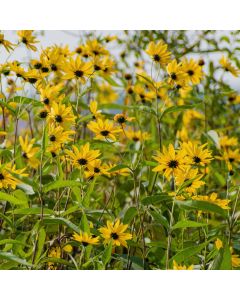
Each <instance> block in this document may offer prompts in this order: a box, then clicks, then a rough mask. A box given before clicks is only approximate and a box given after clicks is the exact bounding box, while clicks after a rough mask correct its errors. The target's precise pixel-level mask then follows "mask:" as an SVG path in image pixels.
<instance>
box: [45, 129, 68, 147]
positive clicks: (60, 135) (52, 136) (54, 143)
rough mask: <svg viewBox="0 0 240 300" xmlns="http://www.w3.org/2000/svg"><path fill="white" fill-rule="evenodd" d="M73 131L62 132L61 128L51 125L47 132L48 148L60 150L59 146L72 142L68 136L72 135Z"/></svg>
mask: <svg viewBox="0 0 240 300" xmlns="http://www.w3.org/2000/svg"><path fill="white" fill-rule="evenodd" d="M73 134H74V131H73V130H67V131H64V128H62V127H61V126H57V127H54V126H53V125H52V126H50V127H49V130H48V138H49V146H50V148H51V149H52V148H55V149H57V148H61V145H62V144H64V143H67V142H69V141H72V140H73V139H72V138H70V137H69V136H70V135H73Z"/></svg>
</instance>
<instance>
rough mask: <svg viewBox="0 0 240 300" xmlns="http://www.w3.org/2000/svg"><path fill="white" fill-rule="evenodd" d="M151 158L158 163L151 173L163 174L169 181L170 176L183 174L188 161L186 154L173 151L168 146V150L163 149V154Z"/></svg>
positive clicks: (172, 148) (171, 147)
mask: <svg viewBox="0 0 240 300" xmlns="http://www.w3.org/2000/svg"><path fill="white" fill-rule="evenodd" d="M153 158H154V159H155V160H156V161H157V162H158V163H159V164H158V166H157V167H155V168H154V169H153V172H163V174H164V176H166V178H167V179H168V180H169V179H170V178H171V176H173V175H174V176H176V175H177V173H178V172H179V171H182V172H185V170H186V166H187V164H188V161H187V159H186V152H185V151H183V150H175V149H174V147H173V145H172V144H170V145H169V146H168V149H166V148H165V147H163V152H162V153H160V152H159V153H158V155H157V156H153Z"/></svg>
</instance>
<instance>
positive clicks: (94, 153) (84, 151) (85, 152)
mask: <svg viewBox="0 0 240 300" xmlns="http://www.w3.org/2000/svg"><path fill="white" fill-rule="evenodd" d="M72 149H73V151H70V150H65V152H66V153H67V154H68V155H69V156H70V158H71V161H72V164H73V165H74V166H76V167H77V168H81V167H84V168H88V169H89V168H91V166H92V164H93V162H94V160H95V159H97V158H98V157H99V156H100V151H99V150H90V145H89V143H87V144H85V145H84V146H82V147H81V148H80V149H78V148H77V147H76V146H74V145H73V146H72Z"/></svg>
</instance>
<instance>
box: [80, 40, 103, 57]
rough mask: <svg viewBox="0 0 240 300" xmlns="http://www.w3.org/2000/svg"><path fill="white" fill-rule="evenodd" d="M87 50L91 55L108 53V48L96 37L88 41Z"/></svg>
mask: <svg viewBox="0 0 240 300" xmlns="http://www.w3.org/2000/svg"><path fill="white" fill-rule="evenodd" d="M86 51H87V52H88V53H89V55H90V56H94V57H96V56H99V55H108V54H109V52H108V50H107V49H106V48H105V47H104V46H102V45H101V44H100V43H99V42H98V41H97V40H96V39H95V40H88V41H87V43H86Z"/></svg>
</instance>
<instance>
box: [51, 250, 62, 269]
mask: <svg viewBox="0 0 240 300" xmlns="http://www.w3.org/2000/svg"><path fill="white" fill-rule="evenodd" d="M48 257H52V258H60V257H61V248H60V247H52V248H51V249H50V250H49V252H48ZM48 269H49V270H56V269H57V267H56V266H55V265H54V263H53V262H51V261H50V262H48Z"/></svg>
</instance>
